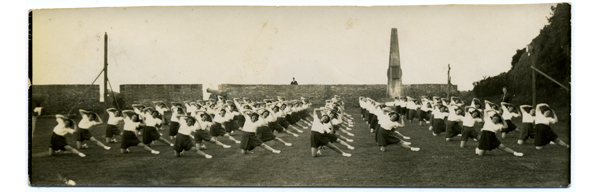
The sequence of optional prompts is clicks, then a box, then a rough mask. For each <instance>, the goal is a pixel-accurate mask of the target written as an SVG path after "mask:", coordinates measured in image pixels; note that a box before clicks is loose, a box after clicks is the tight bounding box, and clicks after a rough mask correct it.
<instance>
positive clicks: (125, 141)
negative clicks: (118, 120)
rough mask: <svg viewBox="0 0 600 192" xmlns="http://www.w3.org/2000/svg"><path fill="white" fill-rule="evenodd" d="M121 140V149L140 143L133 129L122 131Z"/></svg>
mask: <svg viewBox="0 0 600 192" xmlns="http://www.w3.org/2000/svg"><path fill="white" fill-rule="evenodd" d="M121 140H122V141H121V149H127V148H129V147H133V146H138V145H139V144H140V140H139V139H138V138H137V136H136V135H135V132H133V131H123V138H122V139H121Z"/></svg>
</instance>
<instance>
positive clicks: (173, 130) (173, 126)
mask: <svg viewBox="0 0 600 192" xmlns="http://www.w3.org/2000/svg"><path fill="white" fill-rule="evenodd" d="M179 126H180V125H179V122H175V121H171V123H170V124H169V136H175V135H177V132H178V131H179Z"/></svg>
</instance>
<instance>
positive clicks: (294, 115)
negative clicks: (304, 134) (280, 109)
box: [290, 112, 302, 122]
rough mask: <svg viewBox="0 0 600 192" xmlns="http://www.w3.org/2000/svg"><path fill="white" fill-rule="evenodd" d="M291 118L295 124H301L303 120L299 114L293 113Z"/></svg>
mask: <svg viewBox="0 0 600 192" xmlns="http://www.w3.org/2000/svg"><path fill="white" fill-rule="evenodd" d="M290 116H292V119H294V121H295V122H299V121H300V120H302V119H301V118H300V116H299V115H298V112H292V114H291V115H290Z"/></svg>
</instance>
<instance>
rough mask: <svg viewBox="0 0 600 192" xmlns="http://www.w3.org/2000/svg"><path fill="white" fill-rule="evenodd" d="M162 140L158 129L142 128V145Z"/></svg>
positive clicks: (151, 127)
mask: <svg viewBox="0 0 600 192" xmlns="http://www.w3.org/2000/svg"><path fill="white" fill-rule="evenodd" d="M159 138H160V134H159V133H158V130H156V127H153V126H144V128H142V143H144V144H150V143H152V141H154V140H158V139H159Z"/></svg>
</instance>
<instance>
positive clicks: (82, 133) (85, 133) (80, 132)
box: [73, 129, 92, 141]
mask: <svg viewBox="0 0 600 192" xmlns="http://www.w3.org/2000/svg"><path fill="white" fill-rule="evenodd" d="M90 138H92V134H91V133H90V130H89V129H77V131H75V132H74V133H73V139H75V141H85V140H90Z"/></svg>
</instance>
